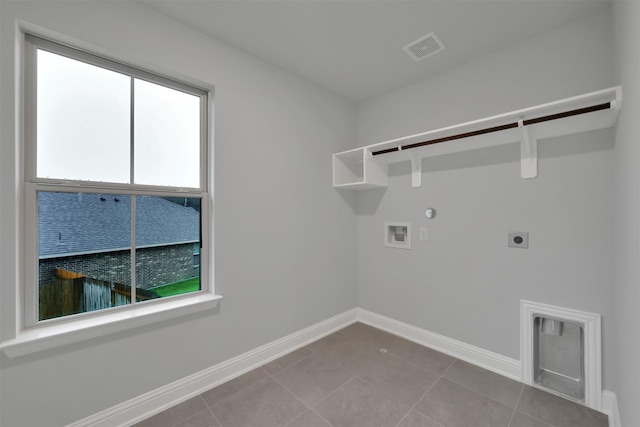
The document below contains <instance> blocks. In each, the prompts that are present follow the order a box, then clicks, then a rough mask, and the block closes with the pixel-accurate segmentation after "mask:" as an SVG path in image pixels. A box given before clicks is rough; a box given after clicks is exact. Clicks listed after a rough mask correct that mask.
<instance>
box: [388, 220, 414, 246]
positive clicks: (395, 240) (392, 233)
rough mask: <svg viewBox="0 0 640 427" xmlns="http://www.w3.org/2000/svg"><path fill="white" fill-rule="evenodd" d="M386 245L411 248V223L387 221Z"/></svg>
mask: <svg viewBox="0 0 640 427" xmlns="http://www.w3.org/2000/svg"><path fill="white" fill-rule="evenodd" d="M384 245H385V246H387V247H389V248H398V249H411V223H410V222H385V223H384Z"/></svg>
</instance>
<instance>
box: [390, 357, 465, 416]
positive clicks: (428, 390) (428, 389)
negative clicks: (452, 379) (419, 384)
mask: <svg viewBox="0 0 640 427" xmlns="http://www.w3.org/2000/svg"><path fill="white" fill-rule="evenodd" d="M456 360H458V359H455V358H454V359H453V361H452V362H451V363H450V364H449V366H448V367H447V369H445V370H444V371H443V372H442V374H440V376H439V377H438V378H436V380H435V381H434V382H433V384H431V386H429V388H427V390H426V391H425V392H424V393H422V396H420V398H419V399H418V401H417V402H416V403H414V404H413V406H412V407H411V409H409V411H408V412H407V413H406V414H405V415H404V417H402V419H401V420H400V421H398V424H396V427H398V426H399V425H400V423H401V422H402V420H404V419H405V418H407V417H408V416H409V414H410V413H411V411H414V410H415V411H417V412H418V413H420V414H422V415H424V416H425V417H427V418H429V419H430V420H433V421H435V423H436V424H438V425H440V426H441V425H442V424H440V423H439V422H438V421H436V420H434V419H433V418H431V417H430V416H428V415H427V414H424V413H422V412H420V411H419V410H417V409H416V406H418V403H420V402H422V399H424V397H425V396H426V395H427V393H429V392H430V391H431V389H432V388H434V387H435V386H436V384H438V381H440V380H441V379H442V378H443V377H444V375H445V374H446V373H447V371H449V369H451V367H452V366H453V364H454V363H456Z"/></svg>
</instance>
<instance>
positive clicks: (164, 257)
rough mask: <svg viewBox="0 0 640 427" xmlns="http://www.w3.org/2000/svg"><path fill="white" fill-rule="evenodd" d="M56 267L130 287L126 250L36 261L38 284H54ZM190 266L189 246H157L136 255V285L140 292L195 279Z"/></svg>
mask: <svg viewBox="0 0 640 427" xmlns="http://www.w3.org/2000/svg"><path fill="white" fill-rule="evenodd" d="M56 268H62V269H65V270H69V271H73V272H76V273H81V274H84V275H86V276H88V277H91V278H94V279H99V280H104V281H107V282H115V283H120V284H123V285H131V280H130V277H129V276H130V271H131V258H130V254H129V251H128V250H125V251H114V252H104V253H99V254H89V255H78V256H69V257H60V258H50V259H41V260H40V271H39V273H40V284H41V285H42V284H44V283H52V282H53V281H54V277H55V272H56ZM199 275H200V268H199V267H194V266H193V245H192V244H191V243H188V244H184V245H170V246H159V247H155V248H144V249H138V250H137V252H136V276H137V277H136V286H137V287H138V288H141V289H149V288H154V287H156V286H160V285H166V284H169V283H175V282H180V281H182V280H186V279H190V278H192V277H198V276H199Z"/></svg>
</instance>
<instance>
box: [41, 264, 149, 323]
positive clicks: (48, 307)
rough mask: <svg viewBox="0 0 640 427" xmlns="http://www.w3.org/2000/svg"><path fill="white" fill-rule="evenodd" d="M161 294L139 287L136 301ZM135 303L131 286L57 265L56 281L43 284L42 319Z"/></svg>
mask: <svg viewBox="0 0 640 427" xmlns="http://www.w3.org/2000/svg"><path fill="white" fill-rule="evenodd" d="M154 298H159V296H158V294H156V293H155V292H153V291H149V290H144V289H136V301H145V300H149V299H154ZM129 303H131V286H129V285H123V284H121V283H113V282H107V281H104V280H99V279H94V278H90V277H87V276H85V275H82V274H79V273H74V272H72V271H67V270H63V269H56V274H55V279H54V282H53V283H46V284H42V285H40V290H39V316H38V317H39V320H46V319H52V318H55V317H61V316H68V315H70V314H77V313H84V312H88V311H95V310H102V309H105V308H110V307H117V306H120V305H125V304H129Z"/></svg>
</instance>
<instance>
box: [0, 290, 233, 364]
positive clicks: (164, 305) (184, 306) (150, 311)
mask: <svg viewBox="0 0 640 427" xmlns="http://www.w3.org/2000/svg"><path fill="white" fill-rule="evenodd" d="M221 299H222V296H220V295H212V294H200V295H195V296H193V297H188V298H175V299H169V300H167V301H162V302H158V303H155V304H149V305H142V306H141V307H137V308H134V309H132V310H123V311H117V312H113V313H108V314H104V315H99V316H95V317H89V318H85V319H78V320H74V321H71V322H62V323H56V324H51V325H46V326H37V327H34V328H29V329H25V330H23V331H21V332H19V333H18V336H17V337H16V338H14V339H11V340H7V341H3V342H1V343H0V350H2V351H3V352H4V353H5V354H6V355H7V356H8V357H10V358H14V357H19V356H24V355H27V354H31V353H37V352H39V351H43V350H48V349H52V348H56V347H61V346H64V345H67V344H73V343H77V342H81V341H84V340H88V339H91V338H96V337H101V336H104V335H108V334H112V333H115V332H120V331H124V330H128V329H131V328H135V327H138V326H144V325H149V324H152V323H157V322H160V321H163V320H168V319H173V318H176V317H179V316H184V315H186V314H191V313H197V312H199V311H204V310H209V309H212V308H215V307H216V306H217V305H218V303H219V302H220V300H221Z"/></svg>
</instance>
